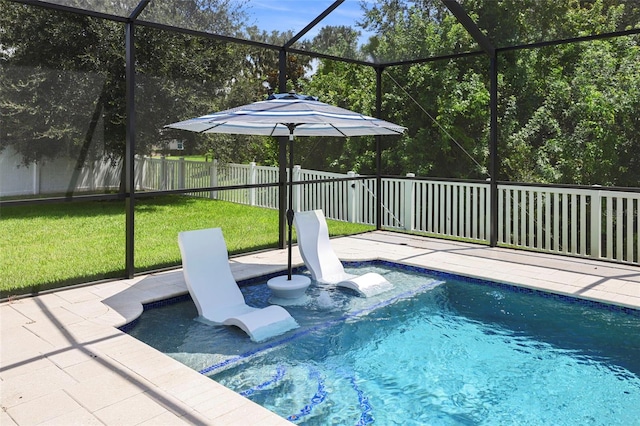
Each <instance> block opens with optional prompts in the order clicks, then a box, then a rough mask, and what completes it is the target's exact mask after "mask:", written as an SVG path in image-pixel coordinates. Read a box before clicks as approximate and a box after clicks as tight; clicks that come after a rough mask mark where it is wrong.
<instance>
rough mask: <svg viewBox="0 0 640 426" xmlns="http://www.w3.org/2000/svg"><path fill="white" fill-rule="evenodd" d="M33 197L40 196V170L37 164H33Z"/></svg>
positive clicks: (35, 162)
mask: <svg viewBox="0 0 640 426" xmlns="http://www.w3.org/2000/svg"><path fill="white" fill-rule="evenodd" d="M32 167H33V195H38V194H40V173H41V168H40V167H39V166H38V162H37V161H34V162H33V165H32Z"/></svg>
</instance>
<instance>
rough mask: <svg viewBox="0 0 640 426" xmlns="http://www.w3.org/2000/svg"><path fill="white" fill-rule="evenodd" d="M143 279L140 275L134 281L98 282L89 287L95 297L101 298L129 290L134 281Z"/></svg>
mask: <svg viewBox="0 0 640 426" xmlns="http://www.w3.org/2000/svg"><path fill="white" fill-rule="evenodd" d="M143 279H144V278H143V277H140V278H139V279H137V280H136V281H133V280H122V281H114V282H110V283H104V284H99V285H97V286H96V287H95V288H91V293H92V294H94V295H95V296H96V299H98V300H103V299H106V298H109V297H111V296H113V295H116V294H118V293H121V292H123V291H127V290H129V289H130V288H131V287H132V286H133V285H134V284H135V282H139V281H142V280H143Z"/></svg>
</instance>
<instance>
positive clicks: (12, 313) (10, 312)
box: [0, 303, 32, 330]
mask: <svg viewBox="0 0 640 426" xmlns="http://www.w3.org/2000/svg"><path fill="white" fill-rule="evenodd" d="M31 321H32V319H31V318H29V317H28V316H25V315H24V314H23V313H22V312H20V311H19V310H17V309H15V308H14V307H13V303H5V304H3V305H1V306H0V324H1V325H2V330H8V329H10V328H13V327H20V326H22V325H24V324H27V323H28V322H31Z"/></svg>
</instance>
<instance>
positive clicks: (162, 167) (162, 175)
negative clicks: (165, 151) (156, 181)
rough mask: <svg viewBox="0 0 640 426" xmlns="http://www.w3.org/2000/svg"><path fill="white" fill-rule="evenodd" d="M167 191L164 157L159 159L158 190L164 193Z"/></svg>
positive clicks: (165, 161)
mask: <svg viewBox="0 0 640 426" xmlns="http://www.w3.org/2000/svg"><path fill="white" fill-rule="evenodd" d="M166 189H167V159H166V157H164V156H162V157H160V190H162V191H165V190H166Z"/></svg>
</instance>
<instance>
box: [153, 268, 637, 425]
mask: <svg viewBox="0 0 640 426" xmlns="http://www.w3.org/2000/svg"><path fill="white" fill-rule="evenodd" d="M365 263H366V264H368V265H375V266H384V267H386V266H393V267H398V266H399V267H400V268H401V269H404V270H408V271H411V272H413V273H420V274H423V273H429V274H430V275H431V276H435V277H437V278H442V279H445V280H446V279H456V280H459V281H464V282H467V283H471V284H474V283H475V284H481V285H485V286H486V285H488V286H491V287H493V288H495V289H504V290H508V291H510V292H515V293H524V294H536V295H541V296H543V297H544V298H548V299H556V300H563V301H568V302H570V303H572V304H579V305H581V306H589V307H593V308H595V309H604V310H606V311H612V312H620V313H625V314H631V315H632V316H633V317H636V316H639V317H640V315H638V314H639V312H640V311H638V310H634V309H630V308H625V307H619V306H614V305H608V304H605V303H601V302H593V301H588V300H583V299H577V298H575V297H570V296H564V295H556V294H552V293H548V292H543V291H540V290H535V289H529V288H523V287H519V286H514V285H510V284H504V283H496V282H492V281H488V280H483V279H478V278H468V277H461V276H458V275H455V274H450V273H444V272H437V271H431V270H428V269H425V268H421V267H416V266H407V265H402V264H397V263H395V262H387V261H375V262H365ZM361 265H362V263H361V262H358V263H346V266H347V267H357V266H361ZM259 282H262V283H263V282H266V278H265V277H257V278H253V279H251V280H245V281H241V282H240V284H241V285H242V287H245V286H250V285H252V284H256V283H259ZM419 292H420V291H416V292H415V293H419ZM407 296H409V295H407ZM397 299H402V297H398V298H391V299H390V300H389V302H388V303H381V304H380V306H377V307H376V308H375V309H378V308H381V307H384V306H386V305H390V304H392V303H393V302H394V301H395V300H397ZM374 306H375V305H374ZM149 307H150V306H149V305H148V306H147V308H149ZM375 309H370V310H369V311H374V310H375ZM349 318H350V317H349V315H347V316H343V317H341V318H340V319H338V320H333V321H329V322H327V323H325V325H326V327H324V328H327V327H331V326H333V325H335V324H337V323H338V322H341V321H346V320H347V319H349ZM314 331H316V330H315V329H314V330H301V331H298V332H295V331H294V332H292V333H293V334H292V335H289V336H285V337H284V338H282V339H278V338H276V339H274V340H273V341H270V342H266V343H264V344H262V346H260V347H259V348H255V347H254V348H253V349H251V350H250V351H246V352H243V353H241V354H240V355H237V356H235V357H231V358H228V359H226V360H223V361H221V362H219V363H216V364H211V365H208V366H206V367H204V368H201V369H199V371H200V372H201V373H202V374H207V375H211V374H214V375H215V374H217V373H218V372H219V371H224V370H227V369H233V368H234V367H235V364H238V363H243V362H244V361H246V360H247V359H248V358H252V357H255V356H259V355H260V354H261V353H263V352H268V351H274V350H277V349H278V347H279V346H281V345H284V344H285V343H288V342H291V341H293V340H296V339H300V338H302V337H304V336H306V335H309V334H310V333H312V332H314ZM276 371H278V370H276ZM276 376H277V374H276ZM264 383H269V380H266V381H265V382H264ZM323 383H324V382H322V381H320V380H318V383H317V389H316V396H317V398H319V399H322V400H324V398H325V397H326V396H325V397H322V395H324V393H325V392H326V390H323V389H324V386H325V385H324V384H323ZM256 386H258V387H260V385H256ZM352 386H353V389H354V391H355V392H356V393H358V395H361V392H362V391H361V389H360V388H359V387H358V385H357V383H352ZM254 387H255V386H254ZM263 388H264V386H263ZM358 389H360V391H358ZM252 393H255V392H252ZM359 399H361V398H360V396H359ZM365 399H366V398H365ZM363 401H364V400H361V402H362V404H361V405H363V406H364V407H365V409H364V411H363V412H362V415H365V414H366V413H367V412H368V411H367V410H366V407H367V404H366V402H367V401H364V402H363Z"/></svg>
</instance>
